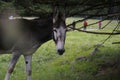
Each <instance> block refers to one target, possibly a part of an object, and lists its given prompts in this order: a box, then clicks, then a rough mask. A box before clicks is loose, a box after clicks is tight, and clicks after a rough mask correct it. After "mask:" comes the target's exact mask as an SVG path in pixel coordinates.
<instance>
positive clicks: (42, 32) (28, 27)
mask: <svg viewBox="0 0 120 80" xmlns="http://www.w3.org/2000/svg"><path fill="white" fill-rule="evenodd" d="M53 18H54V16H53V17H49V18H47V19H34V20H25V19H18V20H7V21H5V22H7V23H6V24H8V25H7V26H12V27H13V26H14V25H10V24H11V23H13V24H14V23H15V24H20V25H17V26H15V27H13V28H14V29H15V32H14V31H10V30H8V33H7V34H5V32H7V30H6V29H10V28H9V27H7V28H5V25H4V27H2V26H3V25H1V26H0V30H1V31H0V54H2V53H3V54H5V53H4V52H6V51H9V52H12V59H11V61H10V64H9V67H8V71H7V74H6V76H5V79H4V80H9V79H10V75H11V73H12V72H13V70H14V67H15V65H16V63H17V61H18V59H19V57H20V56H21V55H23V56H24V58H25V63H26V73H27V80H32V79H31V61H32V54H33V53H34V52H35V51H36V50H37V49H38V48H39V47H40V45H42V44H43V43H45V42H46V41H49V40H50V39H52V38H53V35H54V34H53V32H54V31H53V28H56V29H57V30H59V29H61V30H64V29H66V25H65V20H63V18H62V15H60V14H59V13H57V16H56V19H57V20H56V19H55V20H54V22H53ZM56 22H57V23H56ZM2 23H3V22H2ZM9 23H10V24H9ZM56 25H57V26H56ZM61 26H62V27H63V28H59V27H61ZM17 28H18V29H17ZM59 32H60V33H61V31H60V30H59ZM55 33H56V34H57V32H55ZM62 33H63V32H62ZM65 33H66V32H65ZM52 34H53V35H52ZM11 35H12V36H11ZM6 36H7V37H6ZM62 36H63V34H62ZM62 36H60V38H61V37H62ZM58 39H59V36H58ZM64 39H65V38H64ZM60 40H61V39H60ZM63 41H65V40H63ZM58 42H59V41H58ZM55 43H56V42H55ZM59 44H60V43H59ZM63 49H64V48H63ZM61 50H62V49H61ZM58 51H60V50H58ZM61 52H62V53H63V52H64V50H62V51H60V53H61Z"/></svg>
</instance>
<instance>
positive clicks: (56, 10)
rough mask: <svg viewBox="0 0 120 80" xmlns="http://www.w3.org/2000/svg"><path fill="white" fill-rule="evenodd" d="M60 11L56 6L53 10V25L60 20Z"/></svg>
mask: <svg viewBox="0 0 120 80" xmlns="http://www.w3.org/2000/svg"><path fill="white" fill-rule="evenodd" d="M58 15H59V10H58V6H55V7H54V9H53V23H55V22H56V21H57V20H58Z"/></svg>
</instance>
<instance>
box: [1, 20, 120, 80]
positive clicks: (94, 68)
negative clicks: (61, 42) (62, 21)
mask: <svg viewBox="0 0 120 80" xmlns="http://www.w3.org/2000/svg"><path fill="white" fill-rule="evenodd" d="M73 20H76V18H70V19H69V20H68V21H67V23H70V22H72V21H73ZM94 21H96V20H89V23H90V22H94ZM81 25H82V24H81V23H80V24H77V26H81ZM113 25H116V22H115V21H113V23H112V25H109V27H110V28H108V29H106V30H105V31H112V30H111V29H112V28H113ZM95 27H97V25H96V26H95ZM92 28H94V27H92ZM106 37H107V35H95V34H87V33H82V32H77V31H72V32H68V33H67V39H66V44H65V49H66V52H65V53H64V55H62V56H59V55H58V54H56V49H55V44H54V42H53V41H52V40H51V41H49V42H47V43H45V44H43V45H42V46H41V47H40V48H39V49H38V50H37V51H36V53H35V54H34V55H33V60H32V62H33V63H32V66H33V67H32V78H33V80H119V79H120V76H119V75H120V44H112V42H117V41H120V35H116V36H113V37H112V38H111V39H109V40H108V41H107V42H106V43H105V44H104V45H103V46H102V47H100V48H99V50H98V52H97V53H96V54H95V55H93V56H91V55H90V54H91V52H92V51H93V50H94V48H95V45H96V44H99V43H101V42H102V41H103V40H104V39H105V38H106ZM81 56H86V57H87V60H86V59H83V60H79V59H78V58H80V57H81ZM10 58H11V55H0V80H4V76H5V74H6V71H7V67H8V63H9V60H10ZM24 68H25V65H24V58H23V56H22V57H21V58H20V60H19V61H18V63H17V65H16V68H15V70H14V72H13V74H12V76H11V80H26V75H25V69H24Z"/></svg>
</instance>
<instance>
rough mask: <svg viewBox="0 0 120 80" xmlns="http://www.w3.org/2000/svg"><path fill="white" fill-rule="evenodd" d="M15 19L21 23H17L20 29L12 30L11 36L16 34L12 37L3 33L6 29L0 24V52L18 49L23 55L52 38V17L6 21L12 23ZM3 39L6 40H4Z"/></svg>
mask: <svg viewBox="0 0 120 80" xmlns="http://www.w3.org/2000/svg"><path fill="white" fill-rule="evenodd" d="M16 21H17V22H20V23H21V24H22V25H19V29H20V30H19V31H18V32H14V34H13V36H14V35H17V36H14V37H13V36H11V35H7V36H6V35H3V34H5V31H7V30H3V27H6V26H0V27H1V36H0V54H2V53H3V52H4V51H5V52H6V51H10V52H14V51H16V50H17V51H18V50H19V51H20V52H21V54H23V55H27V54H31V53H33V52H31V51H34V50H36V49H37V48H38V47H39V46H40V45H41V44H43V43H44V42H46V41H48V40H50V39H52V25H53V24H52V18H48V19H34V20H25V19H18V20H8V23H10V24H12V23H14V22H16ZM8 26H9V25H8ZM13 26H14V25H13ZM15 27H17V26H15ZM7 29H9V28H7ZM10 33H11V32H8V33H7V34H10ZM4 39H8V40H6V41H4ZM8 44H9V46H8ZM6 45H7V46H6ZM29 52H30V53H29Z"/></svg>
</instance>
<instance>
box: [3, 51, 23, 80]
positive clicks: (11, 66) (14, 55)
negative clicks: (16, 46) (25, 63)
mask: <svg viewBox="0 0 120 80" xmlns="http://www.w3.org/2000/svg"><path fill="white" fill-rule="evenodd" d="M20 55H21V54H20V53H17V52H13V53H12V59H11V61H10V63H9V66H8V71H7V73H6V76H5V79H4V80H9V79H10V75H11V73H12V72H13V70H14V67H15V65H16V63H17V61H18V59H19V57H20Z"/></svg>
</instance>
